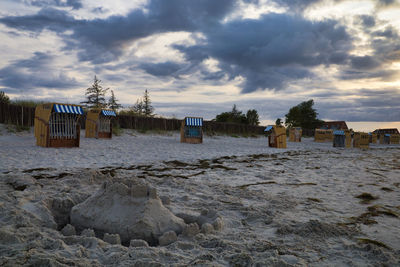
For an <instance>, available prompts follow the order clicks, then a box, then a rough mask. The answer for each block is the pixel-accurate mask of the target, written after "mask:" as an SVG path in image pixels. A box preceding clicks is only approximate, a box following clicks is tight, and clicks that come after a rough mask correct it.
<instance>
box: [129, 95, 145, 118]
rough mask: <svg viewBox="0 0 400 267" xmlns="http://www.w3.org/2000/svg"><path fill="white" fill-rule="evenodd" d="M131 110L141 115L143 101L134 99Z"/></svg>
mask: <svg viewBox="0 0 400 267" xmlns="http://www.w3.org/2000/svg"><path fill="white" fill-rule="evenodd" d="M131 111H133V113H134V114H136V115H139V116H142V115H143V101H142V100H141V99H138V100H136V104H135V105H133V106H132V107H131Z"/></svg>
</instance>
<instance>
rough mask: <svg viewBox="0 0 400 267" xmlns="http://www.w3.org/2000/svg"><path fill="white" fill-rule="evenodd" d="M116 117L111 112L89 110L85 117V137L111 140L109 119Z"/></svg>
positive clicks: (107, 110)
mask: <svg viewBox="0 0 400 267" xmlns="http://www.w3.org/2000/svg"><path fill="white" fill-rule="evenodd" d="M115 116H117V115H116V114H115V112H114V111H113V110H109V109H99V108H97V109H91V110H89V112H88V113H87V115H86V123H85V129H86V130H85V137H88V138H112V123H111V119H112V118H113V117H115Z"/></svg>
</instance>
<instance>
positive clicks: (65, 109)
mask: <svg viewBox="0 0 400 267" xmlns="http://www.w3.org/2000/svg"><path fill="white" fill-rule="evenodd" d="M54 111H55V112H57V113H70V114H78V115H83V109H82V108H81V107H78V106H72V105H62V104H54Z"/></svg>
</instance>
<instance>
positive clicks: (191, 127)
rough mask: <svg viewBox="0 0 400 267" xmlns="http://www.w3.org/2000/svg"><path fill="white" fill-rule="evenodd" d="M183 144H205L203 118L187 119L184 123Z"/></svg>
mask: <svg viewBox="0 0 400 267" xmlns="http://www.w3.org/2000/svg"><path fill="white" fill-rule="evenodd" d="M181 143H190V144H201V143H203V118H199V117H186V118H185V119H184V120H183V121H182V124H181Z"/></svg>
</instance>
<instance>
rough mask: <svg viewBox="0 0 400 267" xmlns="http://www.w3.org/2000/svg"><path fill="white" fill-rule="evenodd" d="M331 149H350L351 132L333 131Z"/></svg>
mask: <svg viewBox="0 0 400 267" xmlns="http://www.w3.org/2000/svg"><path fill="white" fill-rule="evenodd" d="M333 147H346V148H350V147H351V132H350V131H349V130H335V131H333Z"/></svg>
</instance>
